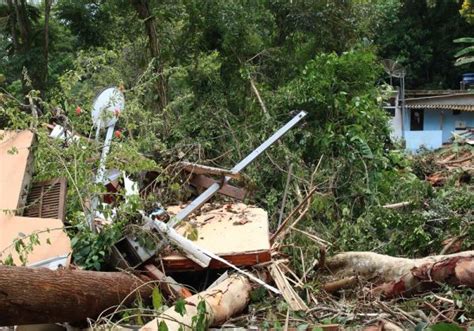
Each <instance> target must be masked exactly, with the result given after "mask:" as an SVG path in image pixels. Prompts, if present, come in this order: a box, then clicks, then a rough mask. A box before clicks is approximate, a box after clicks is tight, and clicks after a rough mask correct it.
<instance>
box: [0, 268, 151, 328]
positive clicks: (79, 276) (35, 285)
mask: <svg viewBox="0 0 474 331" xmlns="http://www.w3.org/2000/svg"><path fill="white" fill-rule="evenodd" d="M146 280H148V279H146ZM143 284H144V282H143V281H142V280H141V279H139V278H137V277H135V276H133V275H130V274H126V273H122V272H97V271H83V270H68V269H62V270H55V271H53V270H49V269H45V268H38V269H33V268H27V267H10V266H0V325H3V326H7V325H22V324H40V323H57V322H81V321H84V320H85V319H86V318H95V317H97V316H98V315H99V314H100V313H101V312H102V311H104V310H105V309H107V308H109V307H112V306H115V305H119V304H121V303H123V304H128V303H130V302H132V301H133V300H135V299H136V298H137V296H138V295H140V297H141V298H147V297H149V296H150V295H151V292H152V286H148V285H144V286H141V285H143ZM135 290H136V294H133V295H129V294H130V293H131V292H133V291H135ZM127 296H128V297H127ZM122 301H123V302H122Z"/></svg>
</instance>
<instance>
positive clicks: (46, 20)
mask: <svg viewBox="0 0 474 331" xmlns="http://www.w3.org/2000/svg"><path fill="white" fill-rule="evenodd" d="M52 3H53V0H44V47H43V57H44V69H43V70H44V72H43V84H44V87H45V88H46V82H47V81H48V57H49V16H50V13H51V5H52Z"/></svg>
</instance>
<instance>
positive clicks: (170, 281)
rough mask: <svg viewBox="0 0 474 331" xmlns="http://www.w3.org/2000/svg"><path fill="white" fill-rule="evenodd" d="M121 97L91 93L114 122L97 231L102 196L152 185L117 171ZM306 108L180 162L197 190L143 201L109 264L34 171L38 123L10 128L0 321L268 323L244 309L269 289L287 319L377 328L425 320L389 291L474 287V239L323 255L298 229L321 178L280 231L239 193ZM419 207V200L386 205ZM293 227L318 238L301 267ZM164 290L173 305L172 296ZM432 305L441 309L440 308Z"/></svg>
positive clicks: (468, 154)
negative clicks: (220, 155)
mask: <svg viewBox="0 0 474 331" xmlns="http://www.w3.org/2000/svg"><path fill="white" fill-rule="evenodd" d="M123 109H124V98H123V95H122V94H121V92H120V91H119V90H118V89H114V88H110V89H107V90H105V91H104V92H102V93H101V94H100V95H99V96H98V97H97V99H96V101H95V103H94V112H93V120H94V124H95V127H96V140H99V138H100V135H101V129H106V131H107V133H106V138H105V142H104V145H103V150H102V153H101V158H100V165H99V168H98V169H97V172H96V176H95V179H94V181H95V182H96V183H97V185H101V186H103V187H104V190H105V189H106V190H107V193H106V194H104V195H102V196H101V195H99V194H95V195H94V196H93V197H92V199H91V200H90V201H86V204H87V206H88V213H87V214H85V215H84V221H85V222H86V223H87V227H88V228H89V229H90V231H92V232H93V233H100V232H101V231H102V230H103V229H104V227H105V226H107V225H110V224H113V223H114V222H116V220H115V216H114V213H111V215H108V214H107V215H105V214H104V213H102V212H100V208H99V207H100V205H101V204H117V203H119V204H120V203H127V200H128V199H133V198H134V197H139V198H144V197H143V195H146V193H147V190H146V187H140V185H139V184H138V183H136V182H134V181H133V180H131V179H130V178H129V177H128V176H127V175H126V174H125V172H124V171H121V170H119V169H106V164H107V163H106V160H107V155H108V153H109V150H110V148H111V141H112V139H113V131H114V127H115V123H116V122H117V120H118V117H119V115H120V112H121V111H123ZM305 115H306V114H305V113H304V112H301V113H299V114H297V115H296V116H295V117H293V119H292V120H290V121H289V122H288V123H287V124H286V125H285V126H283V127H282V128H280V129H279V130H278V131H276V132H275V133H274V134H273V135H272V136H271V137H270V138H268V139H267V140H266V141H265V142H263V143H262V144H261V145H260V146H259V147H258V148H256V149H255V150H254V151H252V152H251V153H250V154H249V155H248V156H247V157H245V158H244V159H243V160H242V161H240V162H239V163H237V164H236V165H235V166H234V167H233V168H232V169H230V170H228V169H222V168H216V167H211V166H207V165H206V166H204V165H199V164H195V163H191V162H184V161H180V162H179V164H178V168H179V169H181V171H182V172H183V173H185V174H186V177H187V178H188V179H189V184H190V185H192V186H193V187H194V189H195V190H196V191H195V192H196V195H195V196H194V197H193V199H192V200H191V201H187V202H182V204H180V205H171V206H168V207H166V208H164V207H162V206H161V204H160V203H159V202H156V204H155V206H156V208H154V209H153V210H151V211H150V210H148V211H145V210H134V211H133V212H134V213H135V216H136V218H137V219H139V220H140V221H139V222H134V223H133V224H132V222H130V223H131V228H133V231H127V232H124V233H122V234H121V235H122V238H121V239H120V240H118V241H116V242H115V243H114V244H113V245H112V246H111V247H110V252H107V254H108V258H107V264H108V267H109V269H108V271H86V270H81V268H79V267H78V266H76V265H74V263H73V262H72V260H71V258H72V257H73V256H74V254H75V252H73V250H72V248H71V240H70V239H69V237H68V236H67V234H66V232H65V229H66V228H67V227H68V223H67V219H65V216H64V215H65V206H66V204H67V201H66V189H67V181H66V180H65V179H64V178H56V179H52V180H50V181H42V182H32V176H33V173H34V170H33V169H32V168H31V164H32V158H33V157H34V140H35V135H34V133H32V132H31V131H27V130H26V131H20V132H14V131H5V132H0V135H1V139H0V163H1V165H2V171H1V172H0V186H1V188H2V190H1V191H0V193H1V194H0V207H1V209H2V210H3V213H2V214H0V229H1V231H0V260H2V265H0V293H1V294H2V298H0V325H6V326H8V325H22V324H39V323H43V324H44V323H66V322H67V323H72V324H76V325H79V326H85V325H86V324H87V323H85V322H86V321H88V325H89V326H91V327H92V328H104V327H105V328H112V329H113V328H115V327H118V326H119V325H121V324H127V323H129V322H128V321H130V320H132V321H139V322H140V324H142V327H141V330H144V331H147V330H182V329H186V330H188V329H204V328H207V327H210V326H221V325H223V324H224V323H226V322H227V323H228V324H230V325H233V324H232V323H234V322H236V320H233V318H234V319H239V318H241V319H242V320H243V322H244V324H245V325H246V326H248V327H250V326H256V327H258V325H259V319H260V320H261V319H264V318H265V317H264V316H262V315H261V312H260V313H259V312H256V311H248V312H247V315H242V316H241V317H239V316H237V315H238V314H240V313H242V312H244V311H246V309H247V307H248V305H249V302H250V301H251V298H252V296H253V295H255V293H254V292H255V291H257V292H258V291H259V290H262V291H265V292H266V293H267V295H269V296H270V297H271V298H273V300H275V301H277V302H278V301H279V302H282V301H284V302H285V304H286V307H287V313H286V314H287V315H286V329H288V326H289V324H290V321H289V318H290V317H289V316H290V311H291V312H295V313H298V314H301V315H306V317H307V320H309V321H312V324H308V325H306V329H314V328H320V329H323V330H342V328H341V327H339V326H338V325H334V324H331V323H326V324H324V325H323V324H321V323H320V321H321V320H324V318H325V317H327V316H328V313H330V314H333V315H334V313H336V315H338V316H344V318H347V319H350V318H352V319H360V320H363V321H364V323H365V324H366V325H371V326H370V327H372V328H377V330H401V329H402V327H403V325H405V322H406V321H408V324H409V325H411V324H414V322H413V320H415V319H414V317H413V316H410V315H408V314H407V313H403V312H400V311H396V310H394V309H390V308H389V305H388V304H387V303H386V301H384V300H390V299H394V298H395V299H398V298H401V297H402V296H410V295H416V293H419V292H424V291H427V289H432V288H434V287H435V286H438V285H440V284H451V285H454V286H463V287H474V283H473V279H474V251H465V252H461V253H457V254H451V255H439V256H430V257H426V258H423V259H407V258H395V257H390V256H386V255H380V254H375V253H371V252H347V253H340V254H338V255H335V256H333V257H330V258H326V252H327V249H328V248H329V247H330V246H331V243H330V242H328V241H327V240H325V239H323V238H321V236H320V235H318V234H317V233H314V232H308V231H305V230H303V229H300V228H298V227H297V225H298V223H299V222H300V221H301V219H303V217H304V216H305V214H306V213H307V212H308V210H309V209H310V206H311V202H312V198H313V195H314V194H315V193H317V187H313V188H312V189H311V190H309V191H308V192H307V194H306V196H304V197H301V199H300V203H299V204H298V205H297V206H296V207H295V208H294V209H293V210H292V211H291V212H290V213H289V214H288V216H287V217H286V218H285V219H281V220H280V222H279V224H278V228H277V229H276V231H275V232H274V233H270V227H269V216H268V214H267V212H266V211H265V210H264V209H262V208H258V207H256V206H252V205H247V204H245V203H243V202H241V201H242V200H243V199H244V198H245V196H247V191H246V190H245V189H243V188H240V187H237V186H233V185H231V184H230V183H229V182H230V181H232V180H239V179H241V177H242V176H243V174H242V171H243V169H244V168H245V167H246V166H248V165H249V164H250V163H251V162H252V161H253V160H254V159H256V158H257V157H258V156H259V155H260V154H261V153H263V152H264V151H265V150H266V149H267V148H269V147H270V146H271V145H272V144H273V143H275V142H276V141H277V140H278V139H279V138H281V137H282V136H283V135H284V134H285V133H286V132H287V131H289V130H290V129H291V128H292V127H294V126H295V125H296V124H297V123H298V122H299V121H300V120H301V119H303V118H304V117H305ZM46 127H47V128H48V126H46ZM51 128H52V129H53V130H52V132H51V135H50V139H61V140H63V141H65V142H68V141H69V142H70V143H71V142H77V143H80V141H81V139H84V138H83V137H81V136H79V135H75V134H73V133H72V131H70V130H68V129H66V128H63V127H59V126H57V125H56V126H54V127H51ZM70 137H73V139H72V140H71V139H70ZM65 146H66V145H65ZM65 148H66V147H65ZM472 159H473V154H472V150H467V151H462V152H452V151H442V152H440V154H439V160H437V161H436V162H435V163H436V166H437V167H439V169H441V170H439V171H438V172H435V173H433V174H431V175H430V176H428V177H427V180H428V181H430V182H431V183H432V184H433V185H440V183H441V181H442V180H445V179H444V178H445V177H442V176H444V174H445V172H446V171H451V170H452V169H454V168H455V169H462V171H472ZM320 162H321V160H320ZM318 167H319V164H318V166H317V167H316V170H317V168H318ZM441 174H443V175H441ZM120 185H122V186H123V188H124V190H125V192H126V193H125V198H124V201H117V200H116V199H115V198H114V192H116V191H117V190H118V188H119V186H120ZM6 188H7V189H6ZM217 193H219V194H221V195H224V196H226V199H227V200H226V202H222V201H221V202H216V201H213V200H212V201H211V198H212V197H213V196H214V195H215V194H217ZM229 199H230V200H229ZM408 205H410V202H402V203H397V204H391V205H385V206H384V207H385V208H389V209H396V208H401V207H405V206H408ZM293 232H295V233H299V234H303V235H304V236H306V237H307V238H308V239H309V240H311V241H312V243H313V244H314V245H315V246H316V247H318V248H319V255H318V256H317V257H316V258H314V260H313V261H311V263H309V264H306V267H305V263H304V258H303V256H301V259H302V260H303V261H302V262H303V263H302V264H303V270H302V272H298V273H297V272H295V271H294V270H292V269H291V267H290V263H289V261H290V258H291V257H290V256H287V255H285V253H284V249H283V247H284V246H285V245H286V243H285V238H287V237H288V236H289V234H290V233H293ZM104 254H105V253H104ZM20 265H21V266H20ZM310 278H312V279H313V280H314V279H318V281H320V283H321V284H320V287H319V289H318V290H316V291H315V290H314V289H310V288H308V286H307V284H308V280H309V279H310ZM195 287H197V288H199V287H200V290H196V289H195ZM346 291H349V292H346ZM350 291H353V292H350ZM346 293H348V295H349V294H350V295H354V293H355V295H356V296H357V295H358V296H361V295H362V296H364V304H361V305H360V306H359V307H350V308H348V307H349V306H348V304H343V303H340V302H338V301H336V300H334V299H333V296H335V297H336V296H339V295H345V294H346ZM360 293H363V294H360ZM439 300H441V301H442V299H439ZM446 300H448V299H446ZM150 301H151V302H152V305H153V310H152V312H151V313H150V312H149V311H148V313H143V311H144V310H143V309H142V310H141V313H140V314H138V315H136V316H135V315H133V313H130V312H131V311H133V309H130V310H129V311H128V310H127V309H125V311H126V312H127V313H126V314H124V313H123V312H124V310H123V309H124V308H123V307H126V306H128V305H133V304H135V305H137V302H138V306H139V307H141V308H143V306H144V305H149V304H150ZM164 302H167V303H170V304H174V306H172V307H166V306H165V304H164ZM18 307H21V309H19V308H18ZM432 309H434V310H435V311H437V308H436V307H434V306H432ZM145 311H146V310H145ZM25 312H27V313H25ZM446 314H447V313H443V312H439V315H438V316H437V319H438V318H440V316H441V317H443V319H445V320H448V321H449V317H446V316H445V315H446ZM407 315H408V316H407ZM400 316H402V318H401V319H400ZM445 317H446V318H445ZM403 319H405V320H403ZM125 321H127V323H125ZM374 325H375V326H374Z"/></svg>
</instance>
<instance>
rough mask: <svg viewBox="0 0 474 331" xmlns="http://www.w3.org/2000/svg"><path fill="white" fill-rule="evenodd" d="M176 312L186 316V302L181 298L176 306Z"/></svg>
mask: <svg viewBox="0 0 474 331" xmlns="http://www.w3.org/2000/svg"><path fill="white" fill-rule="evenodd" d="M174 311H175V312H177V313H178V314H180V315H181V316H184V314H186V301H184V300H183V299H182V298H179V299H178V300H177V301H176V303H175V304H174Z"/></svg>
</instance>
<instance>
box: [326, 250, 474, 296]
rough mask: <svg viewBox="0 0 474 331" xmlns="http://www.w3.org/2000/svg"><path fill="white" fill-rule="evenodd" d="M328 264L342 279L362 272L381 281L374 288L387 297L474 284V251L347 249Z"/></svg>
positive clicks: (369, 277) (369, 278) (372, 278)
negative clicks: (395, 253)
mask: <svg viewBox="0 0 474 331" xmlns="http://www.w3.org/2000/svg"><path fill="white" fill-rule="evenodd" d="M326 267H327V268H328V269H329V270H330V271H331V272H332V273H334V276H336V277H338V278H341V277H350V276H354V275H358V276H361V277H363V278H365V279H367V280H371V281H374V282H376V283H378V284H381V285H379V286H378V287H376V288H375V290H374V291H375V292H376V293H382V294H383V295H385V296H387V297H393V296H397V295H401V294H407V293H409V292H414V291H419V290H423V289H425V288H426V287H427V286H431V287H432V286H433V285H435V284H436V283H448V284H452V285H466V286H469V287H474V251H466V252H460V253H456V254H450V255H435V256H428V257H425V258H421V259H408V258H399V257H392V256H387V255H382V254H376V253H372V252H347V253H341V254H338V255H336V256H334V257H333V258H331V259H329V260H328V261H327V262H326Z"/></svg>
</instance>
